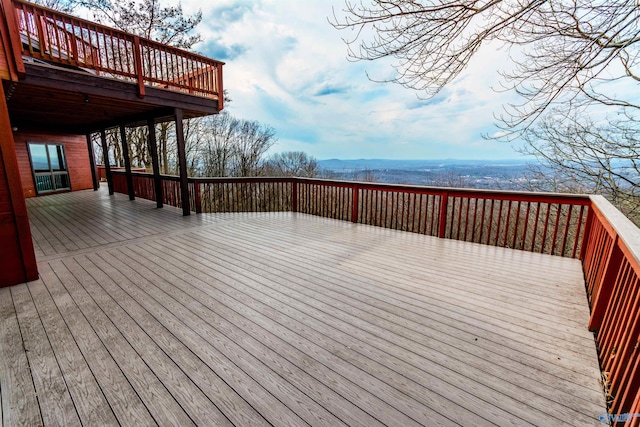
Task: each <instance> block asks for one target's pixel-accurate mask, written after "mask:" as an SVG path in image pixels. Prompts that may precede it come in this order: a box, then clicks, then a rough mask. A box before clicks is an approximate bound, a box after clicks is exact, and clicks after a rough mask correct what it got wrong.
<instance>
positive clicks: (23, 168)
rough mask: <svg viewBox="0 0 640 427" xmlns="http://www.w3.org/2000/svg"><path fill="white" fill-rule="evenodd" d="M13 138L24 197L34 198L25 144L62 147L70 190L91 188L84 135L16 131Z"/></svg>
mask: <svg viewBox="0 0 640 427" xmlns="http://www.w3.org/2000/svg"><path fill="white" fill-rule="evenodd" d="M13 137H14V139H15V141H16V155H17V157H18V165H19V167H20V178H21V179H22V190H23V192H24V197H34V196H36V190H35V186H34V183H33V174H32V172H31V163H30V162H29V152H28V148H27V142H50V143H56V144H62V145H64V154H65V157H66V159H67V165H68V168H69V178H70V179H71V190H73V191H75V190H86V189H88V188H93V181H92V180H91V165H90V164H89V152H88V150H87V138H86V136H85V135H65V134H56V133H42V132H29V131H18V132H14V134H13Z"/></svg>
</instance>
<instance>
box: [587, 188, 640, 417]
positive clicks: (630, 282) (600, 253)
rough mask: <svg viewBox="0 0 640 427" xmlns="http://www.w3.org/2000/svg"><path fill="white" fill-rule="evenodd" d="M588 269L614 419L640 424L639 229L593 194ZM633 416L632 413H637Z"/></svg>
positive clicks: (593, 325) (593, 322) (592, 326)
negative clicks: (626, 419)
mask: <svg viewBox="0 0 640 427" xmlns="http://www.w3.org/2000/svg"><path fill="white" fill-rule="evenodd" d="M591 202H592V204H591V210H590V215H589V219H588V225H587V227H588V228H587V230H588V231H587V235H588V236H589V238H588V239H586V242H585V250H584V256H583V257H582V259H583V268H584V273H585V280H586V284H587V295H588V297H589V303H590V305H591V318H590V319H589V328H590V329H591V330H593V331H595V332H596V342H597V343H598V356H599V358H600V364H601V368H602V372H603V377H604V381H605V386H606V388H607V390H608V396H607V397H608V398H609V399H610V402H609V403H610V408H611V409H610V413H611V414H614V417H613V421H616V420H617V421H618V422H617V423H616V424H622V423H623V422H624V421H625V418H627V417H626V416H625V414H630V415H629V416H628V424H630V425H633V426H639V425H640V415H638V414H640V230H639V229H638V228H637V227H636V226H635V225H633V224H632V223H631V221H629V220H628V219H627V218H626V217H625V216H624V215H622V213H620V211H618V210H617V209H615V208H614V207H613V206H612V205H611V204H610V203H609V202H607V201H606V200H605V199H604V198H603V197H601V196H593V197H591ZM632 415H633V416H632Z"/></svg>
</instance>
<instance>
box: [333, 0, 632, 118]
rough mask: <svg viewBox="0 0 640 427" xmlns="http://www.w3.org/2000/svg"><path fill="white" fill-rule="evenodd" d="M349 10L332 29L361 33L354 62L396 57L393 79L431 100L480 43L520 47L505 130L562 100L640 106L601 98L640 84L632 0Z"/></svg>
mask: <svg viewBox="0 0 640 427" xmlns="http://www.w3.org/2000/svg"><path fill="white" fill-rule="evenodd" d="M345 12H346V17H344V18H343V19H342V20H340V19H338V18H336V17H334V25H335V26H336V27H337V28H340V29H354V30H357V32H356V35H355V37H354V38H353V39H350V40H346V42H347V44H348V46H349V51H348V54H349V57H350V58H352V59H355V60H363V59H364V60H376V59H380V58H384V57H392V58H395V59H396V61H397V62H396V63H395V67H396V70H397V71H398V74H397V76H396V77H395V78H394V79H393V81H395V82H397V83H400V84H402V85H404V86H406V87H408V88H411V89H415V90H418V91H422V92H424V93H425V94H426V95H427V96H432V95H435V94H436V93H438V91H439V90H440V89H442V88H443V87H444V86H445V85H446V84H448V83H450V82H451V81H452V80H453V79H454V78H455V77H457V76H458V75H459V74H460V73H461V72H462V70H464V69H465V67H466V66H467V65H468V64H469V61H470V60H471V58H473V56H474V55H476V54H477V52H478V51H479V50H480V48H481V47H482V46H483V45H486V44H488V43H492V42H499V43H501V44H504V45H507V46H509V47H512V48H515V47H517V49H516V50H515V51H514V55H512V57H511V59H512V61H513V63H514V65H515V68H514V70H513V71H511V72H506V73H505V75H504V77H505V79H504V81H505V85H506V87H507V88H511V89H514V90H515V91H516V92H517V93H518V94H519V95H520V96H521V97H522V103H521V104H519V105H515V106H511V107H513V108H510V109H509V110H508V113H509V114H508V116H507V117H504V122H503V123H504V124H505V126H506V127H507V128H508V129H515V130H520V129H522V128H523V127H526V126H527V125H529V124H531V123H532V122H533V121H535V120H536V119H537V118H538V117H539V116H540V115H541V114H542V113H543V112H544V111H546V110H547V109H548V108H549V107H551V106H554V105H556V104H559V103H565V102H579V101H583V100H584V99H587V100H593V101H597V102H599V103H601V104H606V105H617V106H621V107H632V108H639V106H638V105H636V104H633V103H631V102H629V101H628V100H625V99H620V98H613V97H612V96H610V95H607V94H606V93H604V92H603V91H602V84H603V83H606V82H612V81H614V80H617V79H618V78H630V79H633V80H637V81H640V74H639V73H638V65H639V64H638V42H639V41H640V26H639V25H638V18H639V16H638V5H637V2H635V1H611V2H591V1H586V0H573V1H567V0H559V1H558V0H556V1H543V0H532V1H527V2H522V1H519V0H485V1H481V2H478V1H470V0H467V1H440V2H423V3H420V2H416V1H411V0H391V1H380V0H376V1H373V2H372V4H371V5H369V4H368V3H367V4H365V3H364V2H361V3H352V2H350V1H347V3H346V9H345ZM369 30H372V31H373V36H372V37H371V40H368V39H367V35H368V34H370V31H369ZM494 45H495V43H494Z"/></svg>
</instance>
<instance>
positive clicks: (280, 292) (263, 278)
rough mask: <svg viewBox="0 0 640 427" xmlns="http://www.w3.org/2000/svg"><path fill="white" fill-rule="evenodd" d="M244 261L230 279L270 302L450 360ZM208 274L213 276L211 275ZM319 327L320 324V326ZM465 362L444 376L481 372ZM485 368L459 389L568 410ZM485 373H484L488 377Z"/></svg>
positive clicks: (400, 351)
mask: <svg viewBox="0 0 640 427" xmlns="http://www.w3.org/2000/svg"><path fill="white" fill-rule="evenodd" d="M189 246H191V247H193V245H189ZM205 246H206V244H204V243H203V242H200V244H199V245H196V247H198V248H199V250H198V251H199V252H201V253H202V252H203V250H202V248H203V247H205ZM173 248H174V250H175V245H174V246H173ZM185 249H186V247H185ZM188 255H189V258H190V259H193V260H194V261H193V262H194V264H193V265H192V267H193V268H194V269H195V268H197V261H196V259H197V256H198V255H197V254H196V253H194V252H192V253H190V254H188ZM212 255H213V257H219V258H218V259H220V260H221V261H226V262H224V265H225V268H226V267H227V266H229V265H230V264H231V263H233V260H231V259H228V258H225V256H224V254H223V253H221V252H220V253H215V254H212ZM253 256H254V257H255V254H253ZM208 258H211V257H208ZM183 262H189V261H188V260H187V259H184V260H183ZM248 262H249V261H248V260H245V259H243V260H240V261H236V265H241V266H242V268H237V270H236V271H235V276H234V277H233V278H234V280H236V281H237V280H241V279H240V277H241V276H242V275H244V276H248V280H247V286H249V287H251V286H252V283H256V284H257V285H261V289H258V288H257V287H254V289H255V290H256V291H261V292H262V293H263V294H267V295H269V296H271V297H273V299H274V301H278V302H280V301H282V304H284V305H285V306H288V307H295V308H297V309H298V310H299V311H300V312H305V313H313V314H314V317H315V318H317V319H319V320H320V321H322V322H324V324H326V325H330V326H333V327H334V328H336V329H338V330H342V331H344V332H346V333H347V334H348V335H350V336H351V339H354V338H357V337H363V336H364V337H365V340H366V342H368V343H373V344H374V345H375V346H376V347H377V348H378V349H385V350H387V352H392V350H390V349H391V348H393V349H397V350H395V352H392V354H396V355H398V356H406V355H409V354H411V353H418V355H419V356H420V357H421V358H422V361H424V360H425V359H426V360H429V361H431V363H438V364H439V365H440V366H441V367H445V368H446V366H447V364H449V365H450V364H451V359H450V358H449V356H448V354H447V353H446V352H442V353H438V352H436V351H434V350H432V348H431V347H432V346H431V347H426V346H422V345H421V344H420V343H419V341H417V340H410V339H404V338H403V337H399V336H398V335H399V334H403V333H404V334H406V332H405V331H404V330H403V328H393V327H392V328H391V329H390V330H385V329H383V328H380V327H377V326H376V325H374V323H375V319H373V318H369V319H366V320H362V319H359V318H357V317H356V316H353V315H352V314H351V313H353V310H348V309H347V311H344V310H340V309H336V306H335V305H334V306H331V305H328V304H325V303H323V302H321V297H319V296H318V295H313V294H311V295H305V294H303V293H299V290H300V288H301V287H300V286H299V287H297V288H296V290H294V289H293V288H290V287H285V286H282V285H279V284H278V282H279V281H280V280H279V279H282V278H284V280H282V282H284V283H291V280H290V279H289V278H288V277H287V276H286V274H282V275H276V276H275V277H274V278H272V279H271V281H270V280H268V274H266V273H265V270H264V269H263V268H260V269H257V270H255V271H253V272H252V273H253V274H251V273H247V272H246V270H247V268H246V266H247V263H248ZM222 270H223V269H222V268H219V269H218V271H217V273H220V272H221V271H222ZM242 270H244V271H242ZM227 271H228V270H227ZM227 274H228V273H227ZM231 274H234V273H231ZM211 275H212V276H213V274H211ZM254 286H256V285H254ZM267 289H268V290H267ZM259 298H262V299H264V297H262V296H260V297H257V298H256V299H259ZM348 311H351V313H348ZM320 328H322V327H321V326H320ZM389 343H391V344H394V346H393V347H390V345H389ZM477 362H478V361H475V365H477ZM467 363H469V361H468V360H465V359H463V360H461V361H460V362H459V363H458V364H457V365H456V366H455V369H451V370H450V371H449V373H448V375H447V371H445V372H444V374H445V375H446V376H448V377H449V379H450V380H451V377H452V375H453V374H454V373H456V372H457V371H456V369H457V370H458V371H459V370H463V371H465V372H467V373H468V374H469V373H470V374H471V375H476V376H477V375H481V374H482V373H478V372H476V370H475V369H474V370H468V369H465V368H466V366H467V365H466V364H467ZM486 369H490V371H489V372H484V375H482V376H481V378H484V382H485V384H484V385H483V384H474V383H473V382H469V381H468V380H466V379H465V380H461V381H460V382H459V383H458V385H459V387H460V391H462V390H465V388H466V389H474V388H475V389H478V388H479V390H477V391H476V393H478V394H479V395H480V396H483V397H485V398H486V396H490V397H493V394H492V393H491V392H490V391H489V389H493V390H497V391H500V390H502V392H503V393H504V395H503V396H496V397H494V398H493V400H494V404H503V405H504V404H506V403H507V402H508V401H509V400H510V396H511V395H515V394H520V399H526V398H528V399H529V401H528V402H527V404H528V405H530V407H531V408H533V407H537V408H538V410H540V413H539V414H533V416H536V417H537V418H538V419H539V418H540V417H542V416H543V414H544V413H545V411H547V412H548V411H550V410H551V409H552V408H554V407H555V408H554V409H555V412H554V414H555V416H556V417H562V416H564V413H565V412H571V411H572V409H571V407H570V406H560V405H556V403H555V402H554V401H553V400H551V399H539V396H538V395H537V394H536V393H531V392H529V390H527V389H526V388H521V387H514V386H513V385H512V384H510V383H509V382H508V381H503V380H501V378H502V377H503V376H504V373H501V372H496V365H490V366H487V367H486ZM486 374H488V376H487V375H486ZM510 375H511V376H510V377H509V378H510V379H512V380H513V378H514V377H516V376H518V375H519V374H518V373H513V372H512V373H510ZM463 377H464V376H463ZM526 385H527V386H529V387H531V386H535V385H537V384H536V383H535V382H533V381H530V382H527V383H526ZM546 391H547V393H549V391H551V392H553V390H546ZM514 403H515V404H518V402H514ZM519 403H520V404H522V403H523V402H522V401H520V402H519ZM580 403H581V402H580ZM575 416H576V417H578V418H579V419H580V413H576V414H575ZM530 421H531V420H530Z"/></svg>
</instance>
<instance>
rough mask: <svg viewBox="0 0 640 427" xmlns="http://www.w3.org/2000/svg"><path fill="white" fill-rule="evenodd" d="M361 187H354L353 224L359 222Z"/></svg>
mask: <svg viewBox="0 0 640 427" xmlns="http://www.w3.org/2000/svg"><path fill="white" fill-rule="evenodd" d="M359 198H360V187H358V186H357V185H354V186H353V205H352V206H351V222H358V205H359V204H360V200H359Z"/></svg>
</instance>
